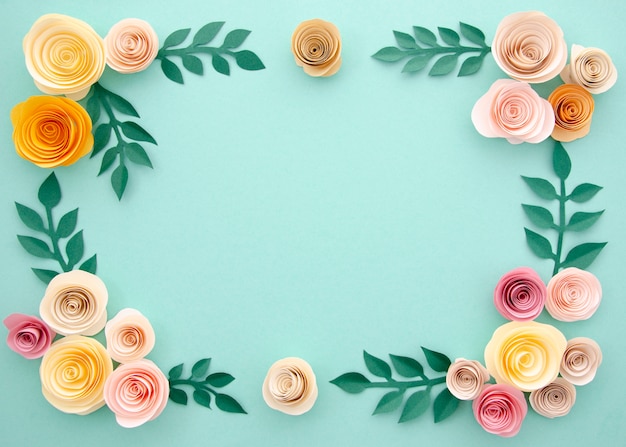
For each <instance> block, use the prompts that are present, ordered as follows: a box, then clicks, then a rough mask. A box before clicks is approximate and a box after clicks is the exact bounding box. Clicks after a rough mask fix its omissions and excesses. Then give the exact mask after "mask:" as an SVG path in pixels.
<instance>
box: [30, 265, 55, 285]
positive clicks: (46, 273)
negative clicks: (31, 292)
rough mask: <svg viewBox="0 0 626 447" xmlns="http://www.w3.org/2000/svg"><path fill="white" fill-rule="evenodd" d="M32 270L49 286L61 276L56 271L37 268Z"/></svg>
mask: <svg viewBox="0 0 626 447" xmlns="http://www.w3.org/2000/svg"><path fill="white" fill-rule="evenodd" d="M31 270H32V271H33V272H34V273H35V275H37V278H39V279H40V280H42V281H43V282H44V283H45V284H48V283H49V282H50V281H52V278H54V277H55V276H57V275H58V274H59V272H55V271H54V270H45V269H36V268H32V269H31Z"/></svg>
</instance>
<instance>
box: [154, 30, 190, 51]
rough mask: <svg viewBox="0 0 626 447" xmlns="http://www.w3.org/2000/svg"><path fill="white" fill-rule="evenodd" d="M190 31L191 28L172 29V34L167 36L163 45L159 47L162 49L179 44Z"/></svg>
mask: <svg viewBox="0 0 626 447" xmlns="http://www.w3.org/2000/svg"><path fill="white" fill-rule="evenodd" d="M190 31H191V28H185V29H179V30H176V31H174V32H173V33H172V34H170V35H169V36H167V38H166V39H165V42H163V47H162V48H161V49H162V50H164V49H166V48H169V47H175V46H176V45H180V44H181V43H183V42H184V41H185V39H186V38H187V36H188V35H189V32H190Z"/></svg>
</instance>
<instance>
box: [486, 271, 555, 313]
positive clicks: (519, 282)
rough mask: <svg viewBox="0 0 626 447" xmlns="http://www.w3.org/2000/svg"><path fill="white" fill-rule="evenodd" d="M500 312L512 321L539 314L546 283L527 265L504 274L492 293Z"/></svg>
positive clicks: (544, 295)
mask: <svg viewBox="0 0 626 447" xmlns="http://www.w3.org/2000/svg"><path fill="white" fill-rule="evenodd" d="M493 300H494V304H495V306H496V309H498V312H500V314H501V315H502V316H503V317H504V318H506V319H508V320H513V321H531V320H534V319H535V318H537V317H538V316H539V314H540V313H541V311H542V310H543V306H544V304H545V302H546V285H545V284H544V283H543V280H542V279H541V277H540V276H539V275H538V274H537V272H535V271H534V270H533V269H531V268H529V267H519V268H516V269H513V270H511V271H510V272H508V273H506V274H504V275H503V276H502V277H501V278H500V280H499V281H498V284H497V285H496V289H495V291H494V294H493Z"/></svg>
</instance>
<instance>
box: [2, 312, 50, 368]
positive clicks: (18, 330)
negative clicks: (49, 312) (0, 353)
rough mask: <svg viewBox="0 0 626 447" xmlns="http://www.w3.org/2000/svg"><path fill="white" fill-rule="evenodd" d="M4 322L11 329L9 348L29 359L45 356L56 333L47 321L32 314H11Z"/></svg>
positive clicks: (8, 337) (8, 341) (8, 338)
mask: <svg viewBox="0 0 626 447" xmlns="http://www.w3.org/2000/svg"><path fill="white" fill-rule="evenodd" d="M3 323H4V325H5V326H6V328H7V329H8V330H9V335H8V336H7V345H8V346H9V348H11V349H12V350H13V351H15V352H17V353H18V354H19V355H21V356H22V357H24V358H27V359H37V358H39V357H41V356H43V355H44V354H45V353H46V351H47V350H48V348H50V345H51V344H52V340H54V336H55V335H56V334H55V333H54V331H53V330H52V329H50V328H49V327H48V325H47V324H46V323H44V322H43V321H41V320H40V319H39V318H37V317H32V316H30V315H24V314H11V315H9V316H8V317H6V318H5V319H4V322H3Z"/></svg>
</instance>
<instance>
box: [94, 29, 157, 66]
mask: <svg viewBox="0 0 626 447" xmlns="http://www.w3.org/2000/svg"><path fill="white" fill-rule="evenodd" d="M104 49H105V54H106V62H107V65H108V66H109V67H111V68H112V69H113V70H115V71H117V72H120V73H136V72H138V71H141V70H145V69H146V68H148V66H149V65H150V64H151V63H152V61H153V60H154V59H155V58H156V56H157V53H158V52H159V36H157V33H156V32H155V31H154V29H152V27H151V26H150V24H149V23H148V22H146V21H144V20H140V19H124V20H121V21H119V22H118V23H116V24H115V25H113V27H111V29H110V30H109V33H108V34H107V35H106V37H105V38H104Z"/></svg>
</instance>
